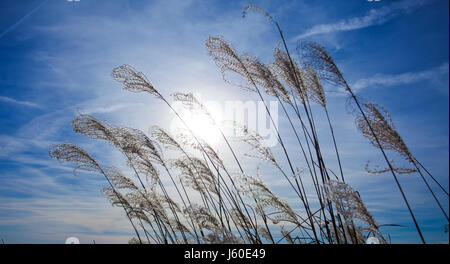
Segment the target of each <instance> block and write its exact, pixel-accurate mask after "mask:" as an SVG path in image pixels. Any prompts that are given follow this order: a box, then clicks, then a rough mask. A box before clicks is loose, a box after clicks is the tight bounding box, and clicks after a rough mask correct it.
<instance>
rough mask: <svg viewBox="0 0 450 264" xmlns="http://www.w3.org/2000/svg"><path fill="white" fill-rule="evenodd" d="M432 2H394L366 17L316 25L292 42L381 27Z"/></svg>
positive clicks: (417, 0)
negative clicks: (314, 36)
mask: <svg viewBox="0 0 450 264" xmlns="http://www.w3.org/2000/svg"><path fill="white" fill-rule="evenodd" d="M430 2H431V1H430V0H405V1H401V2H394V3H392V4H390V5H388V6H383V7H381V8H378V9H371V10H370V11H369V12H368V13H367V14H366V15H365V16H361V17H353V18H349V19H345V20H341V21H339V22H337V23H332V24H320V25H316V26H314V27H312V28H310V29H309V30H307V31H306V32H305V33H303V34H300V35H298V36H296V37H294V38H293V39H292V41H297V40H300V39H303V38H306V37H310V36H313V35H318V34H327V33H334V32H340V31H351V30H357V29H361V28H366V27H370V26H374V25H381V24H384V23H386V22H388V21H389V20H392V19H394V18H395V17H397V16H399V15H401V14H404V13H408V12H411V11H413V10H416V9H418V8H419V7H421V6H424V5H426V4H428V3H430Z"/></svg>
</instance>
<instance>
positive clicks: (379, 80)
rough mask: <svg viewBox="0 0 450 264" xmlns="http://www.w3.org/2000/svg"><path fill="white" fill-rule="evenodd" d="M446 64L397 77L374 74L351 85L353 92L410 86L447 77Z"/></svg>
mask: <svg viewBox="0 0 450 264" xmlns="http://www.w3.org/2000/svg"><path fill="white" fill-rule="evenodd" d="M448 70H449V68H448V62H446V63H444V64H442V65H441V66H439V67H435V68H432V69H428V70H425V71H420V72H405V73H402V74H397V75H390V74H376V75H375V76H373V77H370V78H364V79H360V80H358V81H356V82H355V83H354V84H353V88H354V89H355V90H360V89H364V88H367V87H370V86H377V85H381V86H393V85H402V84H411V83H416V82H420V81H426V80H436V79H442V76H443V75H445V74H447V75H448Z"/></svg>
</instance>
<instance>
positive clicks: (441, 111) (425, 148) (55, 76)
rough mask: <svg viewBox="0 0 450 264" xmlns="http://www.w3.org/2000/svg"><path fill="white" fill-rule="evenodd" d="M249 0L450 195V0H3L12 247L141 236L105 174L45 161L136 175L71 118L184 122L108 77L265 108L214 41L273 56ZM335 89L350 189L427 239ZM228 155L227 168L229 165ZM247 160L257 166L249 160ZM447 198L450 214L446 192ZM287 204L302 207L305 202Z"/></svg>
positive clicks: (0, 200) (1, 118)
mask: <svg viewBox="0 0 450 264" xmlns="http://www.w3.org/2000/svg"><path fill="white" fill-rule="evenodd" d="M248 4H254V5H258V6H260V7H261V8H263V9H265V10H267V11H268V12H270V14H271V15H272V16H273V17H274V18H276V20H277V21H278V22H279V24H280V26H281V27H282V29H283V32H284V34H285V37H286V39H287V42H288V45H289V47H290V49H291V50H292V51H295V48H296V46H297V44H298V43H299V42H301V41H316V42H318V43H320V44H321V45H323V46H325V47H326V48H327V50H328V51H329V52H330V54H331V55H332V56H333V57H334V59H335V61H336V62H337V64H338V66H339V67H340V69H341V70H342V72H343V73H344V75H345V78H346V79H347V81H348V82H349V83H350V85H351V86H352V87H353V89H354V90H355V91H356V92H357V93H358V94H359V95H360V96H362V97H364V98H365V99H367V100H369V101H371V102H375V103H379V104H380V105H382V106H384V107H385V108H386V109H387V110H388V111H389V112H390V113H391V116H392V118H393V120H394V123H395V125H396V128H397V130H398V131H399V133H400V135H401V136H402V137H403V139H404V141H405V142H406V144H407V145H408V147H409V148H410V150H411V152H412V153H413V154H414V155H415V156H416V157H417V158H418V160H420V161H421V162H422V163H423V164H424V165H425V166H426V167H427V168H428V169H430V170H431V171H432V172H433V174H434V175H435V176H436V178H437V179H438V180H439V181H440V182H441V183H443V185H444V186H445V188H446V189H447V190H448V183H449V176H448V175H449V174H448V172H449V165H448V164H449V163H448V158H449V90H448V85H449V65H448V63H449V54H448V47H449V34H448V32H449V22H448V21H449V14H448V8H449V7H448V5H449V2H448V1H446V0H434V1H433V0H409V1H408V0H403V1H401V0H400V1H388V0H381V1H379V2H368V1H365V0H351V1H333V0H320V1H300V0H298V1H269V0H264V1H218V0H217V1H199V0H186V1H176V0H161V1H141V0H137V1H131V0H115V1H106V0H102V1H100V0H99V1H94V0H80V1H79V2H68V1H65V0H46V1H40V0H24V1H12V0H4V1H1V2H0V61H1V68H0V238H3V239H4V240H5V241H6V242H7V243H64V241H65V239H66V238H67V237H69V236H76V237H78V238H80V241H81V242H82V243H91V242H92V241H93V240H95V241H96V242H97V243H126V242H127V241H128V239H129V238H131V237H132V236H133V232H132V229H131V227H130V226H129V224H128V223H127V219H126V217H125V216H124V215H123V213H122V211H121V210H120V209H118V208H112V207H111V206H110V204H109V203H108V201H107V200H106V198H105V197H103V195H102V194H101V192H100V190H101V188H102V187H103V186H104V185H105V182H104V180H103V179H102V178H100V177H98V175H93V174H88V173H82V174H81V175H80V176H77V177H76V176H73V173H72V166H71V165H70V164H60V163H58V162H57V161H55V160H52V159H50V158H49V157H48V148H49V146H50V145H51V144H54V143H63V142H72V143H76V144H79V145H80V146H82V147H83V148H85V149H87V150H89V152H90V153H91V154H92V155H94V156H95V157H97V158H99V160H101V161H102V162H103V163H105V164H109V165H112V164H114V165H116V166H122V167H125V163H124V161H123V159H122V158H121V156H120V154H119V153H116V152H114V151H112V150H111V148H110V147H108V146H107V144H102V142H93V141H89V140H87V139H85V138H84V137H83V136H80V135H77V134H75V133H74V132H72V129H71V124H70V122H71V120H72V119H73V118H74V117H75V116H76V115H77V113H86V114H92V115H94V116H96V117H97V118H99V119H100V120H107V121H108V122H111V123H114V124H120V125H125V126H132V127H135V128H138V129H141V130H143V131H145V132H147V131H148V130H149V128H150V127H151V126H152V125H160V126H162V127H166V128H167V127H168V126H169V124H170V122H171V120H172V119H173V118H174V116H173V115H172V114H171V113H170V111H169V109H167V107H165V106H164V105H163V104H161V103H160V102H158V101H156V100H154V99H153V98H152V97H151V96H146V95H143V94H133V93H129V92H127V91H123V90H122V89H121V87H120V85H119V84H118V83H117V82H115V81H114V80H113V79H112V78H111V71H112V69H113V68H115V67H117V66H120V65H122V64H131V65H133V66H134V67H136V68H137V69H138V70H140V71H142V72H144V73H145V74H146V75H147V77H148V78H149V79H150V80H151V81H152V83H153V84H154V86H155V87H157V89H159V90H160V91H161V93H162V94H164V95H167V96H168V95H169V94H171V93H173V92H175V91H184V92H195V93H200V94H201V95H202V99H204V100H218V99H217V98H220V100H243V101H245V100H256V98H255V96H254V95H253V94H249V93H247V92H245V91H242V90H239V89H238V88H237V87H233V86H230V85H228V84H226V83H225V82H224V81H223V80H222V77H221V74H220V71H219V69H218V68H217V67H216V66H215V64H214V62H213V60H212V59H211V58H210V57H209V56H208V54H207V51H206V49H205V46H204V43H205V41H206V39H207V38H208V36H217V35H222V36H224V38H225V39H227V40H228V41H230V42H231V43H233V45H234V47H235V48H236V49H237V50H238V51H239V52H244V51H245V52H249V53H250V54H253V55H257V56H258V57H260V58H261V59H262V60H263V61H265V62H268V61H271V60H272V59H273V58H272V54H273V48H274V47H275V46H276V45H277V43H278V41H279V35H278V33H277V32H276V30H275V28H274V27H273V25H271V24H270V23H268V22H267V19H266V18H265V17H264V16H262V15H260V14H257V13H254V12H251V13H250V14H249V15H248V16H247V17H245V18H242V16H241V11H242V9H243V8H244V7H245V6H246V5H248ZM294 54H295V52H294ZM326 90H327V100H328V108H329V112H330V115H331V116H332V119H333V123H334V125H335V130H336V138H337V141H338V144H339V148H340V150H341V152H342V153H341V154H342V163H343V167H344V172H345V174H346V175H347V176H346V179H347V182H348V183H349V184H350V185H351V186H352V187H354V188H355V189H356V190H358V191H359V193H360V194H361V197H362V199H363V200H364V201H365V203H366V205H367V207H368V208H369V210H370V211H371V212H372V213H373V214H374V216H375V218H376V220H377V221H378V223H380V224H399V225H403V226H405V227H395V228H394V227H386V228H384V229H383V230H382V231H383V232H385V233H388V234H390V237H391V239H392V242H393V243H418V242H420V241H419V239H418V236H417V234H416V232H415V229H414V226H413V223H412V222H411V220H410V217H409V215H408V212H407V210H406V207H405V206H404V203H403V201H402V200H401V197H400V195H399V194H398V191H397V190H396V186H395V184H394V181H393V179H392V178H391V177H390V176H389V175H368V174H366V173H365V172H364V166H365V164H366V162H367V161H368V160H370V161H371V162H373V163H374V164H382V163H381V162H382V159H381V158H382V157H380V154H379V151H378V150H376V149H374V148H373V147H372V146H371V145H370V144H369V142H368V141H367V140H366V139H365V138H363V137H362V136H361V135H360V133H359V132H358V131H357V129H356V126H355V124H354V121H353V118H352V116H351V115H350V114H348V113H347V112H346V111H345V101H346V97H345V96H344V95H343V93H342V91H340V90H336V89H335V88H333V87H326ZM317 109H319V108H317ZM316 112H319V111H318V110H316ZM317 115H318V120H319V121H318V123H317V126H318V127H319V128H323V129H324V131H325V130H326V129H327V125H328V124H327V123H326V120H325V119H324V118H323V116H321V114H319V113H318V114H317ZM280 119H281V118H280ZM279 126H280V132H281V133H282V134H283V132H284V131H285V133H286V134H289V130H288V128H286V127H288V124H287V123H286V122H285V121H282V120H280V124H279ZM319 131H320V129H319ZM321 136H322V135H321ZM323 137H324V138H323V140H321V142H324V150H323V152H324V153H325V154H324V155H325V156H327V154H328V156H330V157H333V158H330V161H329V162H330V164H332V165H331V166H333V165H336V161H334V156H333V155H334V154H333V148H332V145H331V144H326V142H327V141H329V137H328V134H326V133H324V135H323ZM287 141H288V143H289V142H292V144H287V145H288V146H290V145H294V144H295V141H294V139H293V138H290V139H288V140H287ZM329 143H330V142H329ZM221 147H223V145H220V144H219V145H217V148H219V149H220V148H221ZM274 151H275V152H276V153H278V152H279V151H280V149H279V148H276V147H275V148H274ZM219 153H221V152H220V151H219ZM222 153H223V155H224V158H225V160H227V158H229V157H230V155H229V153H226V151H222ZM248 163H249V164H250V165H249V167H256V165H257V161H252V160H250V159H249V161H248ZM264 180H266V181H267V182H268V185H269V186H271V187H273V188H274V190H275V191H276V192H278V193H286V192H284V191H283V190H286V188H287V186H286V184H283V183H280V181H279V180H278V179H277V178H275V176H272V175H271V174H270V173H269V174H268V175H267V176H265V178H264ZM400 181H401V182H402V184H404V185H405V188H406V189H407V193H406V194H407V196H408V198H409V199H410V201H411V204H412V206H413V208H414V210H415V212H416V216H417V218H418V222H419V224H420V225H421V226H422V228H423V231H424V236H425V239H426V240H427V242H430V243H448V234H446V233H444V225H445V220H443V217H442V215H441V213H440V211H439V209H438V208H437V207H436V206H435V204H434V203H433V201H432V197H430V195H428V194H427V193H426V190H425V188H424V186H423V184H422V183H421V180H420V178H419V177H418V176H417V175H401V176H400ZM435 190H436V192H437V193H439V192H438V189H437V188H435ZM439 197H440V198H441V200H442V201H444V204H443V205H444V207H445V210H446V211H447V212H448V208H449V202H448V197H447V198H446V197H445V196H442V194H441V193H439ZM283 198H285V199H286V200H288V201H292V202H294V203H295V200H294V196H289V194H286V195H285V196H284V197H283Z"/></svg>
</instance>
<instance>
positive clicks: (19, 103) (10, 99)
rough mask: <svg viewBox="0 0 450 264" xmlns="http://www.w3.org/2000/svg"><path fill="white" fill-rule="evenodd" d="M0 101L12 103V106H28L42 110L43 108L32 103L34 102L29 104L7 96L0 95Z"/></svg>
mask: <svg viewBox="0 0 450 264" xmlns="http://www.w3.org/2000/svg"><path fill="white" fill-rule="evenodd" d="M0 101H1V102H6V103H11V104H18V105H24V106H28V107H34V108H41V106H40V105H38V104H36V103H32V102H28V101H20V100H16V99H14V98H11V97H7V96H1V95H0Z"/></svg>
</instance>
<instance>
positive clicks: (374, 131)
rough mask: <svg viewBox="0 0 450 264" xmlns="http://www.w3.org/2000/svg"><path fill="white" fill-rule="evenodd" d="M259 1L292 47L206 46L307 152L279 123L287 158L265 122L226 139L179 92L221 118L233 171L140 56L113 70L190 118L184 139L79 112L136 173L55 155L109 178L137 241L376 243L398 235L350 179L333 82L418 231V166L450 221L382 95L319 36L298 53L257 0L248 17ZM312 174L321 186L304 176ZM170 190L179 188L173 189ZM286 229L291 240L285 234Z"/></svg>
mask: <svg viewBox="0 0 450 264" xmlns="http://www.w3.org/2000/svg"><path fill="white" fill-rule="evenodd" d="M250 10H253V11H257V12H262V13H263V14H264V15H265V16H266V17H267V18H268V20H269V21H270V22H271V23H273V24H274V25H275V26H276V29H277V30H278V32H279V33H280V38H281V43H282V44H283V49H284V50H283V49H282V48H281V47H280V45H277V46H276V47H275V49H274V55H273V56H274V61H273V62H268V63H264V62H262V61H261V60H259V59H258V58H257V57H254V56H250V55H249V54H246V53H244V54H238V53H237V52H236V50H235V49H234V48H233V47H232V45H231V44H230V43H228V42H227V41H226V40H225V39H224V38H223V37H209V38H208V40H207V41H206V49H207V52H208V54H209V55H210V56H211V57H212V59H213V60H214V62H215V63H216V65H217V66H218V68H219V70H220V71H221V73H222V76H223V78H224V80H225V81H227V82H230V83H231V81H230V78H229V75H230V74H233V75H235V77H236V76H237V77H238V79H239V80H240V82H239V83H236V84H235V85H236V86H238V87H240V88H242V89H244V90H246V91H248V92H250V93H254V94H255V95H256V98H257V99H258V100H261V101H262V102H263V103H264V106H265V110H266V113H267V114H268V116H269V118H270V120H271V122H272V123H273V124H274V125H275V123H274V120H273V118H272V116H271V113H270V111H269V110H268V107H267V99H266V97H265V96H268V97H271V98H275V99H276V100H277V101H278V102H279V103H280V105H281V106H282V110H283V114H284V117H285V118H286V119H287V121H288V122H289V125H290V128H291V129H292V131H291V132H292V134H291V135H292V136H293V137H295V139H296V141H297V143H298V148H297V151H298V152H299V153H300V152H301V154H302V156H301V157H302V159H303V160H294V158H293V155H292V153H289V152H288V150H287V148H286V145H285V142H286V139H284V138H283V137H282V136H281V134H280V133H279V131H278V130H276V133H277V140H278V143H279V144H280V146H281V148H282V151H283V152H282V155H281V156H276V155H275V154H274V153H273V152H272V150H271V149H270V148H269V147H267V146H265V145H264V142H263V140H262V137H261V136H260V135H259V134H258V133H257V132H256V131H251V130H249V129H248V128H247V127H246V126H244V125H243V124H238V123H234V124H233V126H234V129H235V130H236V131H239V132H240V133H238V134H239V136H237V137H233V138H230V137H227V136H225V134H224V133H223V131H222V130H221V128H220V126H219V124H218V123H217V121H216V120H214V118H213V117H212V115H210V114H209V112H208V109H207V108H206V107H205V106H204V105H203V104H202V102H201V101H200V100H198V99H197V98H196V97H195V96H194V95H192V94H190V93H179V92H177V93H174V94H172V98H173V99H174V101H178V102H181V103H182V105H183V106H184V107H185V109H186V111H192V112H194V113H195V112H197V113H198V112H201V113H202V114H205V115H206V116H208V118H210V119H211V121H212V122H211V124H212V125H214V126H216V127H217V128H218V129H219V131H220V133H221V136H222V139H223V140H224V142H225V143H226V146H227V150H228V151H230V153H231V154H232V156H233V159H234V162H235V163H236V165H237V167H238V169H239V171H238V172H234V171H231V170H230V169H229V167H230V165H229V164H228V163H229V161H228V160H223V159H222V157H221V156H220V155H219V154H218V152H217V151H216V150H215V149H214V148H213V147H211V146H210V145H208V144H207V143H206V142H205V141H204V140H203V139H202V138H200V137H199V136H198V135H196V134H195V133H194V132H193V131H192V128H191V127H190V125H191V124H189V123H187V122H186V121H185V120H183V118H182V117H181V115H180V114H179V113H178V112H177V111H176V110H175V108H174V107H173V105H172V103H170V101H169V100H167V99H166V97H165V96H164V95H163V94H162V93H160V91H159V90H158V89H157V88H156V87H154V86H153V84H152V83H151V82H150V81H149V80H148V78H147V77H146V76H145V74H144V73H141V72H139V71H138V70H137V69H135V68H133V67H132V66H130V65H122V66H119V67H117V68H115V69H113V71H112V77H113V78H114V79H115V80H116V81H118V82H120V83H121V84H122V85H123V89H124V90H127V91H130V92H133V93H146V94H150V95H152V96H153V97H154V98H155V99H156V100H161V101H163V102H164V103H165V104H166V105H167V107H168V110H170V111H173V112H174V113H175V115H176V116H177V118H178V119H179V120H180V121H181V123H182V124H183V125H184V126H185V129H186V130H187V131H188V134H187V135H184V136H182V137H179V136H174V135H171V134H170V133H169V132H167V131H166V130H165V129H164V128H160V127H156V126H155V127H152V129H151V131H150V135H147V134H146V133H144V132H142V131H139V130H137V129H134V128H129V127H122V126H117V125H112V124H108V123H105V122H101V121H99V120H98V119H96V118H95V117H93V116H90V115H85V114H81V115H79V116H78V117H76V118H75V119H74V120H73V122H72V126H73V130H74V131H75V132H76V133H79V134H82V135H84V136H86V137H87V138H89V139H92V140H101V141H106V142H107V143H109V144H110V145H111V146H113V147H115V148H117V149H118V150H119V151H120V152H121V153H122V154H123V156H124V158H125V160H126V162H127V165H128V166H129V167H130V168H131V171H132V174H129V175H128V174H124V173H122V172H121V171H120V170H119V169H118V168H116V167H103V166H102V165H101V164H99V162H97V160H96V159H95V158H94V157H92V156H91V155H90V154H89V153H88V152H86V151H85V150H83V149H82V148H80V147H78V146H76V145H73V144H59V145H54V146H52V147H51V148H50V157H52V158H55V159H57V160H60V161H67V162H71V163H74V164H75V168H74V173H77V171H79V170H84V171H88V172H93V173H97V174H99V175H102V176H103V177H104V178H105V180H106V182H107V184H108V185H107V187H105V188H104V189H103V193H104V194H105V196H106V197H107V199H108V200H109V201H110V202H111V204H112V205H113V206H118V207H121V208H123V210H124V212H125V214H126V216H127V218H128V220H129V222H130V224H131V226H132V228H133V230H134V231H135V234H136V238H132V239H130V243H167V244H168V243H175V244H178V243H254V244H260V243H315V244H329V243H339V244H343V243H346V244H360V243H365V240H366V239H367V237H369V236H375V237H377V238H378V239H379V240H380V241H381V242H382V243H388V242H387V240H386V239H385V235H384V234H382V232H381V230H380V225H378V224H377V223H376V220H375V219H374V217H373V216H372V214H371V213H370V212H369V210H368V209H367V207H366V206H365V204H364V202H363V200H362V199H361V197H360V196H359V193H358V192H356V191H355V190H353V189H352V187H350V185H349V183H347V182H345V177H344V169H343V168H345V167H344V166H345V164H342V163H341V159H340V155H339V148H338V144H337V141H338V139H336V137H335V134H334V129H333V126H332V121H331V120H332V118H331V117H330V114H329V113H328V110H327V100H326V94H325V92H324V89H323V84H322V82H328V83H330V84H332V85H334V86H337V87H343V88H344V89H345V90H346V91H347V92H348V94H349V98H350V101H349V102H350V103H351V106H353V109H354V111H353V113H354V114H355V119H356V124H357V126H358V128H359V130H360V131H361V133H362V135H363V136H364V137H366V138H368V139H369V142H370V143H371V144H372V145H373V146H375V147H376V148H378V149H379V150H381V153H382V155H383V157H384V159H385V161H386V164H387V166H388V167H387V168H385V169H383V168H382V169H379V168H376V169H370V168H369V166H368V165H367V166H366V170H367V171H368V172H371V173H385V172H390V173H391V174H392V176H393V178H394V180H395V182H396V183H397V186H398V188H399V192H400V193H401V194H402V197H403V199H404V201H405V203H406V205H407V207H408V209H409V212H410V215H411V217H412V220H413V222H414V223H415V226H416V229H417V232H418V234H419V236H420V238H421V240H422V241H423V242H425V239H424V237H423V235H422V232H421V228H420V226H419V224H418V222H417V220H416V218H415V215H414V213H413V210H412V208H411V206H410V205H409V202H408V200H407V197H406V195H405V193H404V191H403V188H402V186H401V184H400V182H399V181H398V177H397V174H398V173H408V174H411V173H419V174H420V176H421V178H422V179H423V181H424V183H425V184H426V186H427V187H428V190H429V191H430V193H431V194H432V195H433V197H434V198H435V201H436V202H437V204H438V205H439V206H440V208H441V210H442V212H443V213H444V215H445V217H446V218H447V221H448V216H447V214H446V212H445V210H444V209H443V208H442V206H441V204H440V202H439V200H438V199H437V196H436V195H435V194H434V192H433V191H432V189H431V187H430V185H429V182H428V181H427V180H426V177H425V176H429V177H431V178H432V179H433V181H434V182H435V183H436V184H438V185H439V186H440V187H441V189H442V190H443V191H444V192H446V194H447V195H448V192H447V191H446V190H445V189H444V188H443V187H442V185H441V184H440V183H439V182H438V181H437V180H436V179H435V178H434V177H433V175H432V174H431V173H430V172H429V171H428V170H427V169H426V168H425V167H424V166H423V165H422V164H421V163H420V162H419V161H417V160H416V158H415V157H414V156H413V155H412V154H411V153H410V151H409V149H408V148H407V146H406V144H405V143H404V142H403V140H402V139H401V137H400V135H399V134H398V133H397V131H396V129H395V127H394V125H393V122H392V120H391V119H390V116H389V115H388V114H387V111H385V110H383V109H382V108H381V107H379V106H378V105H376V104H372V103H365V104H361V103H360V99H359V98H358V97H357V96H356V95H355V94H354V93H353V91H352V90H351V88H350V86H349V85H348V84H347V82H346V80H345V79H344V77H343V74H342V73H341V71H340V70H339V68H338V66H337V64H336V63H335V62H334V60H333V58H332V57H331V56H330V55H329V54H328V53H327V52H326V50H325V49H324V48H323V47H322V46H320V45H319V44H317V43H311V42H309V43H302V44H301V45H299V46H298V48H297V51H298V53H299V55H300V57H299V60H298V61H296V60H294V59H293V58H292V57H291V55H290V52H289V49H288V47H287V45H286V42H285V39H284V35H283V32H282V31H281V28H280V26H279V24H278V23H277V22H276V21H275V20H274V18H273V17H272V16H270V14H269V13H267V12H266V11H264V10H262V9H260V8H258V7H255V6H248V7H246V8H245V9H244V12H243V15H244V16H245V15H246V14H247V12H248V11H250ZM234 79H236V78H234ZM234 79H233V80H234ZM263 94H264V95H263ZM314 103H315V104H318V105H320V106H321V108H320V109H323V111H324V112H325V114H326V117H327V122H328V124H329V129H330V131H329V133H330V134H329V135H330V136H331V138H332V140H333V145H334V150H335V153H336V156H335V157H334V158H336V159H337V161H338V165H339V174H340V175H339V176H338V175H336V174H334V172H332V171H333V170H331V169H330V168H329V166H328V164H327V163H326V159H325V157H323V155H322V151H321V143H320V142H319V136H318V133H319V131H318V130H317V127H316V122H315V118H314V113H313V111H312V109H313V108H312V107H311V104H314ZM288 109H290V110H292V111H288ZM320 109H319V110H320ZM231 139H233V140H237V141H239V142H241V143H243V144H246V145H247V146H249V147H250V148H251V149H252V151H251V152H249V153H247V154H246V155H247V156H250V157H256V158H258V159H259V160H261V161H262V162H264V163H267V164H271V165H272V166H273V167H274V168H275V171H276V173H277V175H278V176H279V177H280V179H282V180H284V181H285V182H286V184H288V186H289V188H290V190H291V191H292V193H293V194H295V197H296V199H297V201H298V202H296V203H295V205H293V204H290V203H288V202H286V201H285V200H283V198H282V197H279V196H278V195H276V193H275V192H274V191H272V190H271V189H270V186H267V185H266V184H265V183H264V181H263V180H262V177H261V176H260V172H259V170H258V171H256V172H253V173H252V172H250V171H247V168H246V167H245V164H244V163H242V162H241V160H242V159H243V157H240V156H238V155H237V154H236V151H235V149H234V147H233V146H232V144H231ZM291 151H292V149H291ZM387 151H394V152H397V153H399V154H400V155H401V156H402V157H403V158H405V160H406V161H408V162H409V163H410V164H411V165H412V166H413V167H412V168H396V167H394V166H393V161H392V160H390V159H388V157H387ZM165 152H173V153H175V156H174V157H175V158H173V159H168V158H166V155H164V153H165ZM326 158H328V157H326ZM281 161H283V162H287V164H288V169H286V168H285V167H283V166H282V165H281ZM300 164H306V166H307V170H306V171H299V170H298V169H297V168H298V167H299V166H300ZM422 171H424V172H426V174H425V175H424V174H423V173H422ZM307 178H308V179H310V180H311V184H308V185H306V184H305V183H306V182H307V181H306V179H307ZM169 187H170V189H171V190H173V192H174V193H175V195H174V194H173V193H170V192H169V190H168V188H169ZM312 201H316V202H314V203H313V202H312ZM294 206H295V208H296V209H295V210H294V209H293V208H294ZM299 207H300V208H299ZM287 228H288V229H287ZM276 233H279V235H278V234H276ZM277 236H278V237H281V239H277V238H276V237H277Z"/></svg>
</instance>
